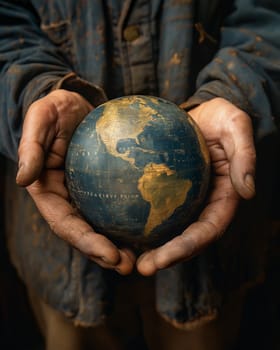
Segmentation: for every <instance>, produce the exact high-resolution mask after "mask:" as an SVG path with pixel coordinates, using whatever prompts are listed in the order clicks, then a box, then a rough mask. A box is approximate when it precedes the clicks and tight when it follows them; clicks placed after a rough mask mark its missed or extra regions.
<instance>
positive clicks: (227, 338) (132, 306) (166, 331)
mask: <svg viewBox="0 0 280 350" xmlns="http://www.w3.org/2000/svg"><path fill="white" fill-rule="evenodd" d="M150 282H151V281H150V280H149V279H147V280H145V279H141V280H139V281H136V282H135V283H132V284H131V283H130V284H120V285H119V287H118V290H117V296H116V303H115V309H114V312H113V314H112V316H110V317H109V318H108V319H107V320H106V322H105V323H104V325H102V326H97V327H90V328H85V327H81V326H75V325H74V324H73V323H72V322H71V321H70V320H68V319H67V318H66V317H65V316H64V315H62V314H61V313H59V312H57V311H55V310H54V309H52V308H51V307H50V306H48V305H47V304H46V303H44V302H43V301H42V300H40V299H39V298H38V297H37V296H36V295H35V294H34V293H32V291H29V299H30V303H31V306H32V309H33V311H34V315H35V318H36V319H37V322H38V325H39V327H40V329H41V332H42V334H43V336H44V339H45V343H46V347H45V349H46V350H87V349H92V350H140V349H141V350H146V349H149V350H158V349H161V350H189V349H190V350H230V349H232V347H233V345H234V341H235V340H236V338H237V336H238V331H239V324H240V318H241V311H242V305H243V296H242V295H241V293H238V294H237V293H236V295H233V296H231V297H230V298H229V300H228V303H227V304H226V305H225V308H224V310H223V312H222V314H221V315H220V317H219V318H218V319H217V320H215V321H212V322H210V323H207V324H204V325H202V326H201V327H199V328H198V329H195V330H192V331H186V330H179V329H176V328H174V327H173V326H172V325H170V324H169V323H167V322H166V321H165V320H163V319H162V318H161V317H160V316H159V315H158V313H157V312H156V310H155V307H154V290H153V284H152V283H150ZM141 339H142V341H141ZM143 339H145V343H146V344H147V345H145V343H144V341H143Z"/></svg>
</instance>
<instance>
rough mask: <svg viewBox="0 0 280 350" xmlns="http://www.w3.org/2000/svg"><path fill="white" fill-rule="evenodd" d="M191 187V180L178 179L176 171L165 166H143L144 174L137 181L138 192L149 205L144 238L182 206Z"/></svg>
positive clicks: (150, 164)
mask: <svg viewBox="0 0 280 350" xmlns="http://www.w3.org/2000/svg"><path fill="white" fill-rule="evenodd" d="M191 187H192V181H191V180H189V179H178V177H177V173H176V171H174V170H171V169H170V168H169V167H168V166H166V165H165V164H155V163H149V164H147V165H146V166H145V168H144V174H143V175H142V176H141V178H140V179H139V180H138V190H139V191H140V193H141V195H142V197H143V199H144V200H146V201H147V202H148V203H150V205H151V208H150V212H149V216H148V219H147V222H146V225H145V228H144V236H146V237H147V236H149V235H150V233H151V232H152V231H153V229H154V228H156V227H157V226H159V225H161V224H162V223H163V222H164V221H165V220H167V219H168V218H169V217H170V216H171V215H172V214H173V213H174V211H175V210H176V209H177V208H178V207H180V206H181V205H183V204H184V202H185V200H186V198H187V195H188V192H189V190H190V188H191Z"/></svg>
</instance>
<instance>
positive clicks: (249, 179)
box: [245, 174, 256, 193]
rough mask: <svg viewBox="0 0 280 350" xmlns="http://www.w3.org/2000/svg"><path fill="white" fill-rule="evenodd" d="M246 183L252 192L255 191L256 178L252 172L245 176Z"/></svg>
mask: <svg viewBox="0 0 280 350" xmlns="http://www.w3.org/2000/svg"><path fill="white" fill-rule="evenodd" d="M245 184H246V186H247V188H248V189H249V190H250V192H252V193H255V190H256V188H255V180H254V177H253V176H252V175H251V174H247V175H246V176H245Z"/></svg>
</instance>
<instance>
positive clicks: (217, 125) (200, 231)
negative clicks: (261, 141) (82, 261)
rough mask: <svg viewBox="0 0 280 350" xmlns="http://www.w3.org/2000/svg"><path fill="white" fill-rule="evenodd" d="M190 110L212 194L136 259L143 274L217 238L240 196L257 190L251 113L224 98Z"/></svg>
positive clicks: (188, 255)
mask: <svg viewBox="0 0 280 350" xmlns="http://www.w3.org/2000/svg"><path fill="white" fill-rule="evenodd" d="M189 114H190V115H191V117H192V118H193V119H194V120H195V122H196V123H197V125H198V126H199V128H200V129H201V131H202V133H203V135H204V137H205V139H206V142H207V145H208V148H209V152H210V157H211V166H212V171H213V174H212V176H213V179H212V184H211V186H212V187H211V190H210V194H209V197H208V200H207V204H206V206H205V208H204V210H203V211H202V212H201V214H200V216H199V218H198V220H197V221H196V222H194V223H193V224H191V225H190V226H189V227H188V228H187V229H186V230H185V231H184V232H183V233H182V234H181V235H179V236H177V237H175V238H174V239H172V240H171V241H169V242H167V243H166V244H164V245H163V246H161V247H159V248H157V249H154V250H151V251H148V252H145V253H144V254H142V255H141V256H140V257H139V258H138V261H137V269H138V271H139V272H140V273H141V274H143V275H147V276H148V275H152V274H154V273H155V272H156V271H158V270H160V269H164V268H167V267H169V266H171V265H173V264H175V263H178V262H181V261H186V260H188V259H190V258H192V257H193V256H195V255H197V254H198V253H199V252H201V251H202V250H203V249H204V248H205V247H206V246H207V245H209V244H210V243H211V242H213V241H215V240H217V239H218V238H219V237H220V236H221V235H222V234H223V232H224V231H225V230H226V228H227V227H228V225H229V224H230V222H231V221H232V219H233V217H234V214H235V212H236V209H237V206H238V203H239V201H240V198H241V197H243V198H245V199H250V198H252V197H253V196H254V194H255V185H254V174H255V158H256V155H255V147H254V142H253V131H252V125H251V120H250V118H249V116H248V115H247V114H246V113H245V112H243V111H242V110H240V109H238V108H237V107H235V106H234V105H232V104H231V103H230V102H228V101H226V100H224V99H222V98H214V99H213V100H210V101H207V102H204V103H203V104H201V105H200V106H198V107H196V108H194V109H192V110H191V111H190V112H189Z"/></svg>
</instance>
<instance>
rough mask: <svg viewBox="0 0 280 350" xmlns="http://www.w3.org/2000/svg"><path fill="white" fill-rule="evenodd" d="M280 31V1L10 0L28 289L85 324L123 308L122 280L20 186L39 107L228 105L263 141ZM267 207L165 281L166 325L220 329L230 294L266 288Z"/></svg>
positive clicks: (5, 19) (271, 125)
mask: <svg viewBox="0 0 280 350" xmlns="http://www.w3.org/2000/svg"><path fill="white" fill-rule="evenodd" d="M210 14H211V16H210ZM279 23H280V4H279V2H278V1H277V0H270V1H267V0H257V1H253V0H235V1H232V2H228V5H227V6H226V8H224V6H223V2H222V1H213V2H207V1H196V0H189V1H184V0H178V1H174V0H155V1H148V0H135V1H133V0H125V1H122V0H107V1H101V0H95V1H89V0H87V1H74V0H51V1H50V0H49V1H45V0H39V1H27V0H22V1H19V0H18V1H2V0H0V72H1V75H0V83H1V89H0V106H1V118H0V152H1V153H2V155H4V156H5V157H6V159H7V166H6V174H7V176H6V182H7V183H6V187H5V188H6V193H5V208H6V212H7V214H6V223H8V224H7V225H6V235H7V241H8V245H9V250H10V254H11V258H12V261H13V263H14V265H15V266H16V268H17V270H18V273H19V275H20V277H21V278H22V279H23V281H24V282H25V283H26V284H27V285H31V286H32V288H33V289H35V290H36V292H37V293H38V294H39V295H40V296H41V297H42V298H44V300H45V301H46V302H48V303H49V304H50V305H52V306H53V307H55V308H56V309H58V310H60V311H62V312H64V313H65V314H66V315H68V317H70V318H72V319H73V320H74V321H75V322H76V323H80V324H85V325H94V324H98V323H100V322H101V321H102V320H103V318H104V317H105V316H106V314H107V313H108V312H109V310H110V305H111V304H112V302H113V297H112V293H111V292H110V291H112V289H111V287H110V288H109V287H108V286H109V285H110V286H111V285H112V284H114V283H117V281H118V279H119V278H121V277H118V276H116V275H114V273H112V272H109V271H104V270H103V269H101V268H100V267H99V266H97V265H96V264H94V263H92V262H90V261H88V260H87V259H86V258H85V257H83V256H81V254H80V253H79V252H77V251H75V250H74V249H72V248H71V247H70V246H68V245H67V244H66V243H65V242H62V241H61V240H59V239H58V238H57V237H56V236H55V235H53V234H52V233H51V232H50V229H49V228H48V227H47V225H46V223H45V222H44V220H43V219H42V217H41V216H40V214H39V212H38V211H37V210H36V208H35V206H34V204H33V203H32V201H31V200H30V198H29V196H28V195H27V193H26V192H25V190H22V189H19V188H16V187H15V186H14V183H13V182H14V181H13V179H14V176H15V171H16V165H15V162H16V160H17V147H18V143H19V140H20V135H21V127H22V122H23V119H24V115H25V112H26V111H27V109H28V107H29V106H30V104H31V103H32V102H34V101H35V100H37V99H39V98H41V97H42V96H44V95H46V94H47V93H48V92H49V91H51V90H52V89H56V88H64V89H69V90H72V91H77V92H79V93H81V94H82V95H84V97H86V98H87V99H88V100H89V101H90V102H91V103H92V104H93V105H94V106H97V105H98V104H100V103H102V102H104V101H105V100H106V99H111V98H114V97H118V96H122V95H129V94H147V95H157V96H160V97H163V98H166V99H168V100H171V101H173V102H175V103H177V104H179V105H182V106H183V107H184V108H185V109H186V110H188V109H189V108H191V107H193V106H195V105H198V104H200V103H202V102H204V101H207V100H209V99H212V98H214V97H216V96H219V97H223V98H225V99H228V100H229V101H231V102H232V103H234V104H235V105H237V106H238V107H239V108H241V109H243V110H245V111H246V112H247V113H248V114H249V115H250V116H251V117H252V120H253V125H254V130H255V137H256V140H257V141H259V142H261V141H262V140H263V139H265V138H266V137H268V136H269V135H273V134H274V133H275V132H276V130H277V125H279V112H280V102H279V101H280V93H279V92H280V81H279V76H280V65H279V57H280V42H279V37H278V33H279ZM210 117H211V116H209V118H210ZM260 202H261V201H260V200H258V199H257V200H256V201H254V202H250V203H244V204H242V205H241V207H242V210H243V209H244V208H245V211H244V210H243V211H242V210H241V214H240V215H239V216H238V217H237V220H236V221H235V222H234V223H233V224H232V226H231V227H230V228H229V230H228V232H227V233H226V234H225V235H224V237H223V238H222V239H221V240H220V241H219V242H217V244H216V243H215V244H213V245H212V246H211V247H209V248H208V249H206V251H205V252H204V253H202V254H201V255H200V256H199V257H197V258H194V259H192V261H191V262H188V263H182V264H178V265H176V266H175V267H172V268H169V269H166V270H164V271H160V272H159V273H158V274H157V276H156V277H155V284H156V303H157V309H158V311H159V312H160V314H161V315H162V316H163V317H164V318H166V319H167V320H169V321H170V322H172V323H173V324H175V325H177V326H179V327H188V326H189V325H190V324H194V323H195V322H197V321H199V320H202V319H211V318H213V317H215V315H216V313H217V310H218V309H219V308H220V307H221V305H222V300H223V295H224V294H225V293H227V292H228V291H229V290H232V289H234V288H239V287H240V286H242V285H245V284H249V283H254V282H256V281H257V280H258V279H259V277H260V276H261V275H262V274H263V272H264V259H265V258H264V257H265V251H266V243H267V236H266V235H265V233H264V232H265V230H262V228H263V227H264V226H263V225H265V224H266V218H265V217H263V216H262V215H261V216H259V217H257V218H256V217H254V214H252V213H255V208H256V207H257V208H258V210H259V212H260V213H263V207H262V205H263V203H260ZM243 207H244V208H243ZM244 212H245V213H246V214H242V213H244ZM242 215H243V216H242ZM244 215H245V216H244ZM250 217H251V218H252V220H250V219H249V218H250ZM244 218H245V219H246V220H245V221H244ZM244 222H246V223H244ZM233 232H234V234H233ZM256 232H257V233H256ZM252 241H253V242H254V247H253V248H252V244H251V243H252ZM85 305H86V307H85Z"/></svg>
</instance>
